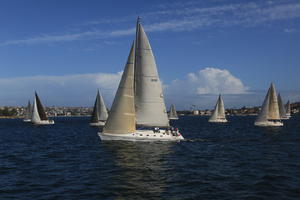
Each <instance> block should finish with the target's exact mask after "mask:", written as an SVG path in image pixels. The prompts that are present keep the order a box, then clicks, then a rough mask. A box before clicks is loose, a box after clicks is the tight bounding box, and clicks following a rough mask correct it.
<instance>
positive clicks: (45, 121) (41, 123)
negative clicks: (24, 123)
mask: <svg viewBox="0 0 300 200" xmlns="http://www.w3.org/2000/svg"><path fill="white" fill-rule="evenodd" d="M32 123H33V124H34V125H49V124H54V121H53V120H50V119H49V120H41V121H39V122H32Z"/></svg>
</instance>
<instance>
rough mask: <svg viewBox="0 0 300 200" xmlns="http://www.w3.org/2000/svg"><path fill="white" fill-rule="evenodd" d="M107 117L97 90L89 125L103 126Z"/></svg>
mask: <svg viewBox="0 0 300 200" xmlns="http://www.w3.org/2000/svg"><path fill="white" fill-rule="evenodd" d="M107 117H108V114H107V109H106V106H105V104H104V100H103V98H102V95H101V94H100V92H99V90H98V92H97V96H96V100H95V104H94V109H93V114H92V117H91V122H90V125H91V126H104V124H105V121H106V120H107Z"/></svg>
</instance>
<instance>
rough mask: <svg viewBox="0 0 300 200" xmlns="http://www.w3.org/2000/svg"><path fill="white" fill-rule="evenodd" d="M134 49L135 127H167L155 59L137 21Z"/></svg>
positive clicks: (166, 117)
mask: <svg viewBox="0 0 300 200" xmlns="http://www.w3.org/2000/svg"><path fill="white" fill-rule="evenodd" d="M136 29H137V30H136V49H135V54H136V56H135V69H134V79H135V109H136V120H137V125H141V126H161V127H163V126H169V119H168V115H167V112H166V106H165V102H164V97H163V90H162V86H161V82H160V79H159V76H158V72H157V68H156V63H155V59H154V56H153V53H152V50H151V46H150V43H149V40H148V38H147V35H146V33H145V31H144V29H143V27H142V25H141V24H140V23H139V20H138V21H137V27H136Z"/></svg>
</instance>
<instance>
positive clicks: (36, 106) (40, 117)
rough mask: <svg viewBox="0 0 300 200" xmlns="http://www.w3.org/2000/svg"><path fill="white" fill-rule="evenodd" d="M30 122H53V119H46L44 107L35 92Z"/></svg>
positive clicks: (38, 123) (44, 123) (43, 123)
mask: <svg viewBox="0 0 300 200" xmlns="http://www.w3.org/2000/svg"><path fill="white" fill-rule="evenodd" d="M31 122H32V123H33V124H36V125H47V124H54V121H53V120H50V119H48V117H47V115H46V113H45V110H44V107H43V105H42V103H41V101H40V99H39V97H38V95H37V93H36V92H35V95H34V102H33V110H32V116H31Z"/></svg>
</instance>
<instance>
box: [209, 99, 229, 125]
mask: <svg viewBox="0 0 300 200" xmlns="http://www.w3.org/2000/svg"><path fill="white" fill-rule="evenodd" d="M218 119H225V108H224V102H223V99H222V97H221V95H219V98H218V100H217V103H216V106H215V109H214V111H213V114H212V115H211V117H210V119H209V120H212V121H213V120H218Z"/></svg>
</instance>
